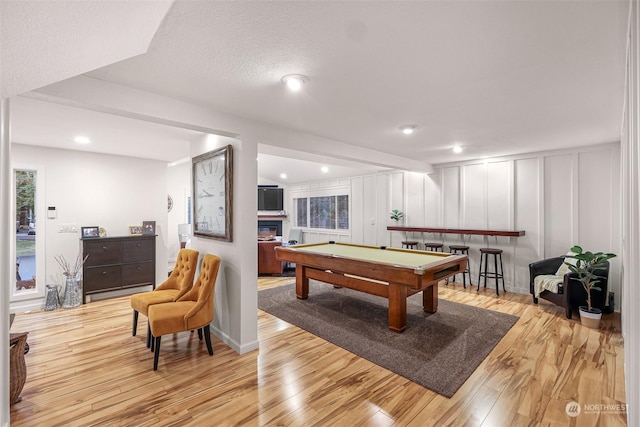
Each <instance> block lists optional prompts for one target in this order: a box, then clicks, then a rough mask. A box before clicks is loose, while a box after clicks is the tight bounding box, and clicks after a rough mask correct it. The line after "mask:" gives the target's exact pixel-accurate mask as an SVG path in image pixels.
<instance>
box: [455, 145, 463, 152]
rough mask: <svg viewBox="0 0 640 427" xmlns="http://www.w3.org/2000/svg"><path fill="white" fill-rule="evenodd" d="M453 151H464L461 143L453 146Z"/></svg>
mask: <svg viewBox="0 0 640 427" xmlns="http://www.w3.org/2000/svg"><path fill="white" fill-rule="evenodd" d="M453 152H454V153H462V147H461V146H459V145H454V146H453Z"/></svg>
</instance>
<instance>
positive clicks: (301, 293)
mask: <svg viewBox="0 0 640 427" xmlns="http://www.w3.org/2000/svg"><path fill="white" fill-rule="evenodd" d="M306 269H307V268H306V267H305V266H304V265H301V264H296V297H298V299H307V297H309V278H308V277H307V271H306Z"/></svg>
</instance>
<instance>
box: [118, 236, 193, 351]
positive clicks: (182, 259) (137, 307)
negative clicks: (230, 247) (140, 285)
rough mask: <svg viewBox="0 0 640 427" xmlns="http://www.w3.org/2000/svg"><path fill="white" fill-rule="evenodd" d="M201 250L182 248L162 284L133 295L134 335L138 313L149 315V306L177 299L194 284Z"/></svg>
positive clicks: (148, 340) (148, 337)
mask: <svg viewBox="0 0 640 427" xmlns="http://www.w3.org/2000/svg"><path fill="white" fill-rule="evenodd" d="M199 254H200V252H198V251H196V250H193V249H180V252H178V257H177V259H176V265H175V267H174V268H173V270H172V271H171V274H170V275H169V277H168V278H167V280H166V281H164V282H163V283H162V284H160V285H158V286H156V288H155V289H154V290H153V291H149V292H142V293H139V294H135V295H132V296H131V308H132V309H133V336H135V335H136V332H137V330H138V313H142V314H144V315H145V316H147V317H148V316H149V314H148V313H149V307H150V306H152V305H154V304H162V303H166V302H173V301H177V300H178V299H179V298H180V297H182V296H183V295H184V294H186V293H187V292H188V291H189V290H190V289H191V287H192V286H193V278H194V276H195V274H196V268H197V265H198V255H199ZM150 345H151V334H149V327H147V347H150Z"/></svg>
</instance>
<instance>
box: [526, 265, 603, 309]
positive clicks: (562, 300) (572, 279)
mask: <svg viewBox="0 0 640 427" xmlns="http://www.w3.org/2000/svg"><path fill="white" fill-rule="evenodd" d="M563 263H564V257H561V256H560V257H554V258H549V259H545V260H542V261H537V262H534V263H531V264H529V277H530V283H529V287H530V289H529V291H530V292H531V295H533V303H534V304H537V303H538V298H543V299H545V300H547V301H550V302H552V303H554V304H556V305H559V306H561V307H564V309H565V312H566V315H567V319H571V311H572V310H577V309H578V307H580V306H586V305H587V292H586V291H585V290H584V288H583V286H582V283H580V282H579V281H578V280H577V274H575V273H571V272H569V273H565V274H561V275H559V276H558V281H559V282H560V283H559V284H558V289H557V290H558V292H557V293H554V292H551V291H549V290H542V291H541V292H540V294H539V295H536V289H535V285H534V280H535V278H536V276H541V275H549V276H553V275H556V273H558V270H559V269H560V267H561V266H562V264H563ZM595 273H596V274H597V275H598V276H601V277H602V279H600V282H599V283H598V285H597V286H598V287H599V288H600V289H601V290H600V291H592V292H591V305H592V306H593V307H595V308H599V309H601V310H602V311H605V312H606V311H608V310H607V309H608V307H606V302H607V299H608V294H609V292H608V291H609V262H608V261H607V262H606V268H604V269H602V270H596V271H595Z"/></svg>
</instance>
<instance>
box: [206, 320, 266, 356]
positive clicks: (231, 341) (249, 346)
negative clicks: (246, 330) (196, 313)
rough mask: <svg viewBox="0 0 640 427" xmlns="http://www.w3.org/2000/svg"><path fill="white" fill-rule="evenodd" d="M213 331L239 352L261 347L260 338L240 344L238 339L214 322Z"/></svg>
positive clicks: (242, 352) (247, 351) (243, 352)
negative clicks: (216, 325) (217, 326)
mask: <svg viewBox="0 0 640 427" xmlns="http://www.w3.org/2000/svg"><path fill="white" fill-rule="evenodd" d="M211 332H212V333H213V335H215V336H216V337H218V338H219V339H220V340H221V341H222V342H223V343H225V344H226V345H228V346H229V347H231V349H232V350H233V351H235V352H236V353H238V354H245V353H249V352H250V351H253V350H257V349H258V348H259V347H260V345H259V342H258V340H255V341H252V342H250V343H247V344H244V345H240V344H239V343H238V342H237V341H235V340H234V339H232V338H231V337H230V336H229V335H227V334H226V333H224V332H223V331H221V330H220V329H218V328H216V327H215V326H214V325H213V324H212V325H211Z"/></svg>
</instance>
